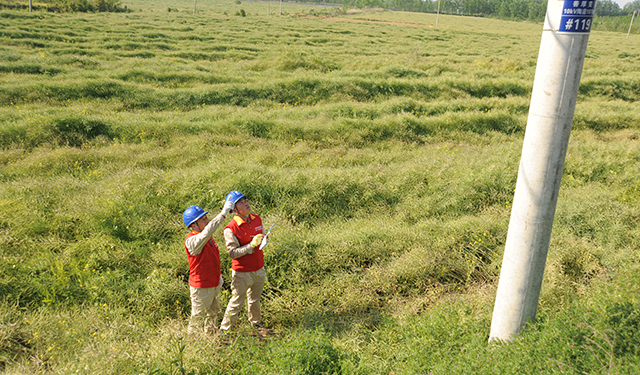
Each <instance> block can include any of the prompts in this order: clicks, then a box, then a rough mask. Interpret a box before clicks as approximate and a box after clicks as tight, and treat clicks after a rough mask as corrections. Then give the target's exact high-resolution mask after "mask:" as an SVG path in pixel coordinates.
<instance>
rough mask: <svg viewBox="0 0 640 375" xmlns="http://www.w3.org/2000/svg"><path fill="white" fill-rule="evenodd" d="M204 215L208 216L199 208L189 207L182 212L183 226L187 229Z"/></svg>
mask: <svg viewBox="0 0 640 375" xmlns="http://www.w3.org/2000/svg"><path fill="white" fill-rule="evenodd" d="M206 214H208V212H206V211H205V210H203V209H202V208H200V207H199V206H191V207H189V208H187V209H186V210H184V212H183V213H182V219H183V220H184V224H185V225H186V226H187V227H190V226H191V224H193V223H195V222H196V220H198V219H200V218H201V217H203V216H204V215H206Z"/></svg>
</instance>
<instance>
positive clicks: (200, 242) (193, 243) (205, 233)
mask: <svg viewBox="0 0 640 375" xmlns="http://www.w3.org/2000/svg"><path fill="white" fill-rule="evenodd" d="M224 218H225V217H224V216H222V214H219V215H218V216H216V217H214V218H213V219H211V221H210V222H209V224H207V225H206V226H205V227H204V229H202V232H200V233H198V234H196V235H193V236H191V237H189V238H187V239H186V240H185V242H184V244H185V246H186V247H187V250H188V251H189V254H191V255H198V254H200V252H201V251H202V249H203V248H204V245H205V244H206V243H207V241H209V239H210V238H211V236H213V232H215V231H216V229H218V227H219V226H220V224H222V222H223V221H224Z"/></svg>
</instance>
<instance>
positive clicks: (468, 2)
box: [323, 0, 640, 21]
mask: <svg viewBox="0 0 640 375" xmlns="http://www.w3.org/2000/svg"><path fill="white" fill-rule="evenodd" d="M597 1H598V2H597V5H596V16H598V17H621V16H630V15H631V14H632V13H633V12H634V11H640V0H634V1H633V2H630V3H627V4H625V5H624V7H622V8H621V7H620V5H618V4H617V3H615V2H614V1H612V0H597ZM323 2H325V3H330V4H331V3H336V4H343V6H348V7H354V8H365V7H379V8H385V9H391V10H403V11H413V12H427V13H435V12H437V11H438V7H439V11H440V13H442V14H458V15H462V16H476V17H492V18H500V19H512V20H530V21H543V20H544V16H545V13H546V11H547V1H546V0H426V1H424V0H344V1H342V0H324V1H323Z"/></svg>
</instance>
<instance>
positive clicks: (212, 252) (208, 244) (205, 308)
mask: <svg viewBox="0 0 640 375" xmlns="http://www.w3.org/2000/svg"><path fill="white" fill-rule="evenodd" d="M232 210H233V204H231V203H227V202H225V204H224V207H223V208H222V212H220V214H218V216H216V217H215V218H213V220H209V218H208V217H207V213H208V212H206V211H205V210H203V209H202V208H200V207H199V206H191V207H189V208H187V209H186V210H185V211H184V213H183V214H182V219H183V220H184V224H185V225H186V226H187V228H189V229H191V232H189V235H187V238H186V239H185V241H184V247H185V250H186V252H187V258H188V259H189V289H190V292H191V319H190V320H189V328H188V332H189V333H196V332H199V331H202V330H204V332H205V333H213V332H215V330H216V329H217V327H216V323H217V315H218V311H220V301H219V300H218V296H219V294H220V288H221V287H222V283H223V280H222V276H221V274H220V251H219V249H218V245H217V244H216V243H215V241H214V240H213V238H211V236H212V235H213V232H214V231H215V230H216V229H218V227H219V226H220V224H222V221H223V220H224V218H225V217H226V216H227V215H228V214H229V213H230V212H231V211H232Z"/></svg>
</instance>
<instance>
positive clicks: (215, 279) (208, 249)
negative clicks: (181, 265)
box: [184, 230, 220, 288]
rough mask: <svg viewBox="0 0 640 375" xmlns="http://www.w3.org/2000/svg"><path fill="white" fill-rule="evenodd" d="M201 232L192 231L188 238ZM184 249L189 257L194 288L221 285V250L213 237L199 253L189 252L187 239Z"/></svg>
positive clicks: (190, 282) (190, 283)
mask: <svg viewBox="0 0 640 375" xmlns="http://www.w3.org/2000/svg"><path fill="white" fill-rule="evenodd" d="M198 233H200V232H197V231H195V230H193V231H191V233H189V235H188V236H187V238H189V237H191V236H194V235H196V234H198ZM184 249H185V251H186V252H187V257H189V285H190V286H192V287H194V288H213V287H216V286H218V285H220V250H218V245H217V244H216V243H215V241H214V240H213V239H212V238H209V241H207V243H206V244H205V245H204V248H203V249H202V251H201V252H200V254H198V255H191V254H189V249H187V245H186V240H185V245H184Z"/></svg>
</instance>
